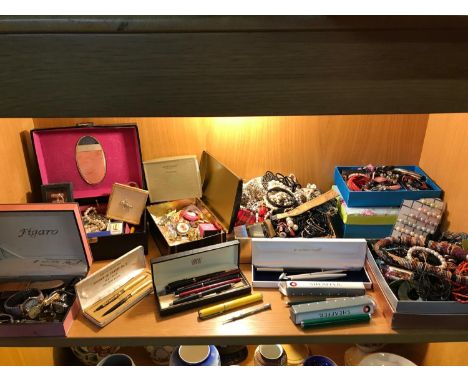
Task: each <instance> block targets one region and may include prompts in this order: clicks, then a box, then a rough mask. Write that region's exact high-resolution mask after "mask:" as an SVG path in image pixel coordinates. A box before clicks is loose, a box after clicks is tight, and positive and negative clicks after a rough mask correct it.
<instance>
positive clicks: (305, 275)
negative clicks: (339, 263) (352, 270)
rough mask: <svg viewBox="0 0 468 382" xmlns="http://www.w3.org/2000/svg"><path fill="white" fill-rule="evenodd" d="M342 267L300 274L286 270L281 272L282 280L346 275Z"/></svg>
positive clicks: (337, 277) (335, 277) (341, 276)
mask: <svg viewBox="0 0 468 382" xmlns="http://www.w3.org/2000/svg"><path fill="white" fill-rule="evenodd" d="M343 272H345V271H344V270H342V269H337V270H335V269H332V270H327V271H320V272H311V273H301V274H298V275H289V276H288V275H287V274H286V272H283V273H281V275H280V277H279V279H280V280H291V281H292V280H330V279H339V278H343V277H346V273H343Z"/></svg>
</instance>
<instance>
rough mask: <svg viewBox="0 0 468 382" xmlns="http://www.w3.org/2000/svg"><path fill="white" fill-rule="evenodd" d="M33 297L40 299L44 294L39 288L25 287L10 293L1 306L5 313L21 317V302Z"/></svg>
mask: <svg viewBox="0 0 468 382" xmlns="http://www.w3.org/2000/svg"><path fill="white" fill-rule="evenodd" d="M33 297H34V298H37V299H38V300H41V301H42V300H43V299H44V295H43V294H42V292H41V290H40V289H37V288H32V289H26V290H22V291H19V292H17V293H15V294H13V295H11V296H10V297H9V298H8V299H7V300H6V301H5V303H4V304H3V308H4V309H5V312H6V313H8V314H11V315H13V316H15V317H21V316H23V314H24V312H23V303H24V302H25V301H26V300H28V299H29V298H33Z"/></svg>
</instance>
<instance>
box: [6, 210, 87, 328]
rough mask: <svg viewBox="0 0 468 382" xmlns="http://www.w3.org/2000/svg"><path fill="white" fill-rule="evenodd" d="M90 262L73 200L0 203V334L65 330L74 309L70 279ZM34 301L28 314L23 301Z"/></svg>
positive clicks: (75, 278) (81, 275)
mask: <svg viewBox="0 0 468 382" xmlns="http://www.w3.org/2000/svg"><path fill="white" fill-rule="evenodd" d="M91 263H92V257H91V251H90V248H89V245H88V242H87V240H86V233H85V231H84V227H83V223H82V221H81V215H80V211H79V208H78V204H77V203H63V204H57V203H40V204H4V205H0V291H1V292H0V318H1V320H0V336H1V337H34V336H46V337H50V336H66V335H67V332H68V330H69V329H70V327H71V325H72V323H73V320H74V319H75V318H76V317H77V316H78V314H79V311H80V306H79V301H78V299H77V298H76V296H75V291H74V285H75V283H76V282H77V281H79V280H81V279H83V278H84V277H86V275H87V274H88V271H89V266H90V264H91ZM32 290H34V291H35V292H36V301H34V299H27V298H26V297H28V294H30V293H31V291H32ZM15 294H17V295H18V294H19V295H21V294H24V295H23V298H15V297H14V295H15ZM60 295H61V297H60V300H55V298H54V296H55V297H59V296H60ZM10 297H11V299H10ZM62 298H63V299H62ZM13 300H14V301H15V302H14V303H13ZM46 301H49V303H48V304H46ZM38 302H39V303H40V304H39V305H38V304H36V306H35V308H37V309H39V311H38V313H39V314H38V316H37V317H31V316H30V313H31V312H30V311H28V309H27V306H26V305H28V304H31V303H38ZM57 303H58V305H57ZM14 305H16V306H14ZM30 307H31V306H30ZM58 308H60V310H59V309H58ZM18 313H20V314H22V316H21V317H19V316H17V315H18ZM8 317H10V320H8Z"/></svg>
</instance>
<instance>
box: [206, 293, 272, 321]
mask: <svg viewBox="0 0 468 382" xmlns="http://www.w3.org/2000/svg"><path fill="white" fill-rule="evenodd" d="M262 300H263V295H262V294H261V293H254V294H251V295H249V296H245V297H241V298H238V299H235V300H232V301H228V302H225V303H224V304H218V305H215V306H212V307H210V308H205V309H200V310H199V311H198V317H199V318H200V319H201V320H205V319H207V318H212V317H215V316H219V315H220V314H223V313H224V312H227V311H228V310H232V309H235V308H239V307H240V306H244V305H248V304H252V303H254V302H257V301H262Z"/></svg>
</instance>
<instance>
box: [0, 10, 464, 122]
mask: <svg viewBox="0 0 468 382" xmlns="http://www.w3.org/2000/svg"><path fill="white" fill-rule="evenodd" d="M303 20H304V19H302V21H301V22H299V23H300V24H302V26H303V27H305V28H307V26H306V25H307V21H306V22H304V21H303ZM373 23H374V27H370V28H362V27H359V26H358V24H359V22H354V23H351V24H348V28H340V27H336V26H335V27H333V22H331V23H330V28H329V29H327V28H325V29H321V28H316V27H315V26H314V23H313V22H311V26H310V27H308V28H309V29H304V30H289V29H288V28H289V27H288V26H287V25H291V22H290V21H289V22H286V24H287V25H286V30H285V29H284V28H282V27H281V26H280V25H281V21H278V25H279V26H277V27H276V28H275V30H266V31H263V30H257V31H251V30H245V29H244V30H242V28H240V29H239V30H236V27H235V26H233V27H232V28H231V29H230V30H222V31H199V32H194V33H186V32H184V31H177V32H173V33H165V32H154V33H151V32H148V33H58V34H54V33H16V34H15V33H3V34H0V51H2V52H4V54H2V55H1V56H0V67H1V68H2V71H0V84H1V85H2V91H3V93H2V102H1V103H0V116H3V117H60V116H89V115H92V116H141V117H143V116H166V117H170V116H262V115H317V114H320V115H329V114H363V113H366V114H369V113H371V114H381V113H430V112H466V111H467V108H468V107H467V104H466V99H467V98H468V86H467V83H468V50H467V49H465V47H466V44H467V42H468V29H467V25H468V20H467V19H466V18H461V19H460V18H458V19H453V23H451V22H450V21H447V19H446V21H445V23H442V25H441V24H440V23H439V24H438V25H434V27H433V28H429V29H428V28H427V26H428V25H427V24H426V26H425V27H421V28H420V29H418V27H417V26H418V25H419V23H418V22H417V21H416V20H415V24H414V28H410V27H409V26H410V25H409V24H410V22H408V21H407V22H406V27H404V28H401V25H398V23H395V24H394V25H393V26H392V23H391V22H389V23H382V25H387V28H385V29H382V27H381V26H380V27H377V26H376V25H375V24H377V23H376V22H375V21H374V22H373ZM169 24H170V23H169ZM206 24H207V23H205V25H206ZM254 24H255V23H251V25H254ZM337 24H339V23H337ZM371 24H372V23H371ZM177 25H180V21H178V23H176V25H175V26H174V28H175V29H176V30H177ZM455 25H456V26H457V28H456V27H455ZM368 26H369V25H368ZM270 27H271V23H270ZM166 29H170V26H169V27H167V26H166ZM189 31H190V30H189V29H188V30H187V32H189ZM36 32H37V30H36ZM84 32H86V31H84Z"/></svg>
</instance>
